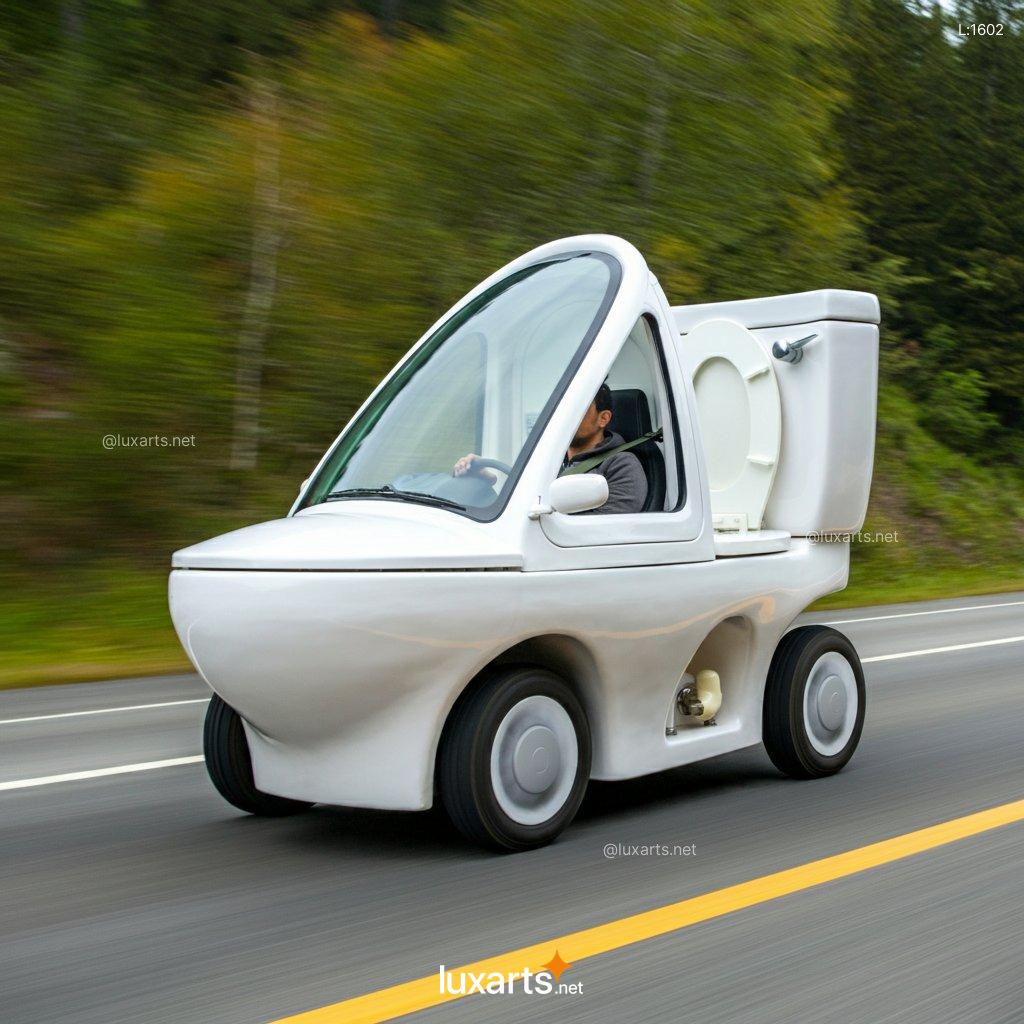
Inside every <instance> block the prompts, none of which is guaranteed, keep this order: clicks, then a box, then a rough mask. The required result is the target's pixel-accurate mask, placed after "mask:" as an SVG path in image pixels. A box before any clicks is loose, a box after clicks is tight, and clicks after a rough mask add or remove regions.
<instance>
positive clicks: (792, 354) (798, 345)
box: [772, 334, 817, 363]
mask: <svg viewBox="0 0 1024 1024" xmlns="http://www.w3.org/2000/svg"><path fill="white" fill-rule="evenodd" d="M816 337H817V335H816V334H808V335H807V337H806V338H800V339H799V340H797V341H777V342H775V344H774V345H772V355H773V356H775V358H776V359H781V360H782V362H784V363H799V362H800V360H801V359H803V357H804V345H806V344H807V343H808V342H810V341H814V339H815V338H816Z"/></svg>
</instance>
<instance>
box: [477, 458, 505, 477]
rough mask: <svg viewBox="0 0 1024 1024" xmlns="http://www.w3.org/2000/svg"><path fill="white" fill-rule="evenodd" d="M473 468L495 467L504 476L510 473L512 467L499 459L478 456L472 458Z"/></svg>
mask: <svg viewBox="0 0 1024 1024" xmlns="http://www.w3.org/2000/svg"><path fill="white" fill-rule="evenodd" d="M473 468H474V469H496V470H498V471H499V472H501V473H504V474H505V475H506V476H511V475H512V467H511V466H510V465H509V464H508V463H507V462H502V461H501V459H485V458H479V459H474V460H473Z"/></svg>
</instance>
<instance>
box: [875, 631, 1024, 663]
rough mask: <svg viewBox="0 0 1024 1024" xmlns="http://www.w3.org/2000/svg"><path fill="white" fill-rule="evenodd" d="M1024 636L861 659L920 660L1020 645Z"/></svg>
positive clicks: (877, 655)
mask: <svg viewBox="0 0 1024 1024" xmlns="http://www.w3.org/2000/svg"><path fill="white" fill-rule="evenodd" d="M1022 640H1024V636H1004V637H1001V638H1000V639H999V640H976V641H975V642H974V643H971V644H950V645H949V646H948V647H926V648H925V649H924V650H921V651H900V652H899V653H898V654H876V655H875V656H874V657H873V658H861V663H862V664H865V665H866V664H867V663H868V662H870V661H895V660H896V659H897V658H919V657H921V655H923V654H945V653H946V652H947V651H968V650H970V649H971V648H973V647H998V646H999V645H1000V644H1019V643H1020V642H1021V641H1022Z"/></svg>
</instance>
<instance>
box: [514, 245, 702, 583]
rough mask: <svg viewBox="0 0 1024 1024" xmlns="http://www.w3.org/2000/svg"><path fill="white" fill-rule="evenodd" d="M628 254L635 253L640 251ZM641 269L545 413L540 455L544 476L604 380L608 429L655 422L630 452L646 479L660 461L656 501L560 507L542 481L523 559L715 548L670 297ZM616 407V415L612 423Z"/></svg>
mask: <svg viewBox="0 0 1024 1024" xmlns="http://www.w3.org/2000/svg"><path fill="white" fill-rule="evenodd" d="M633 252H634V253H635V250H633ZM636 256H637V258H638V259H640V260H642V257H640V256H639V253H636ZM644 271H645V280H646V288H644V289H642V291H641V293H640V294H639V295H637V296H635V297H634V298H633V301H632V302H629V301H628V299H627V301H626V302H624V303H623V305H622V306H621V307H620V308H619V309H617V310H615V309H613V311H612V314H613V315H612V316H610V317H609V321H611V320H612V319H613V317H614V320H615V323H616V329H615V330H614V332H613V331H607V332H602V334H603V335H604V336H603V337H602V336H601V335H599V336H598V338H597V340H596V342H595V344H594V346H593V347H592V349H591V351H590V353H589V354H588V356H587V358H586V360H585V361H584V363H583V365H582V366H581V367H580V370H579V374H578V377H579V378H580V380H579V386H574V387H570V388H569V389H568V390H567V392H566V395H565V398H564V401H563V404H564V405H565V406H566V409H565V410H564V413H563V415H562V416H561V417H560V418H558V419H553V420H552V423H551V425H550V428H549V431H548V432H547V434H546V436H545V442H547V447H546V450H545V452H544V453H543V455H542V457H546V459H547V465H546V473H547V474H549V477H547V480H548V482H549V481H550V480H553V479H554V478H555V477H557V475H558V474H559V472H561V469H562V465H561V459H562V458H563V457H564V453H565V450H566V448H567V446H568V444H569V442H570V441H571V439H572V436H573V425H575V424H577V423H578V422H579V420H580V418H581V417H582V416H583V414H584V412H585V411H586V409H587V406H588V405H589V404H590V402H591V401H592V400H593V393H594V392H596V387H597V386H599V385H600V383H601V382H602V381H605V382H607V383H608V385H609V387H610V388H611V390H612V397H613V410H614V411H613V416H612V422H611V423H610V424H609V429H610V430H612V431H616V432H617V433H620V434H621V436H622V437H623V439H624V440H625V441H626V442H629V441H633V440H634V439H635V438H636V437H638V436H640V437H643V436H646V435H647V434H649V433H650V432H652V431H655V430H658V429H659V428H660V431H661V433H660V435H659V436H658V437H657V438H656V439H655V440H653V441H648V442H644V443H643V444H642V445H638V446H637V448H636V449H635V453H636V454H637V455H638V457H640V458H641V461H642V464H643V466H644V470H645V476H646V477H647V480H648V487H649V488H651V487H652V485H653V484H654V480H653V479H652V468H657V466H658V465H659V464H660V468H661V472H662V473H663V485H662V488H663V490H662V491H661V492H660V493H659V495H658V500H657V502H656V503H655V504H654V505H653V506H652V507H648V508H645V510H644V511H641V512H635V513H618V514H615V513H604V512H602V511H601V510H600V509H597V510H594V511H592V512H587V513H577V514H575V515H564V514H562V513H559V512H553V511H546V510H545V508H544V502H543V491H542V489H540V491H539V494H538V505H537V512H536V513H535V530H534V532H533V536H532V537H531V538H528V540H529V541H531V542H530V543H528V558H527V564H528V566H531V567H536V568H541V567H543V568H598V567H603V566H622V565H643V564H667V563H677V562H691V561H704V560H709V559H711V558H713V557H714V550H713V536H712V532H711V524H710V521H709V514H708V502H707V496H706V483H705V479H704V467H703V463H702V459H701V457H700V452H701V447H700V438H699V428H698V426H697V423H696V417H695V416H694V415H693V408H694V405H693V389H692V384H691V382H690V381H689V379H688V378H687V377H686V375H685V374H684V372H683V370H682V367H681V366H680V364H679V362H678V358H677V356H676V345H675V344H674V343H673V342H674V338H673V337H672V334H671V333H670V332H671V331H673V329H674V328H673V321H672V318H671V314H670V311H669V306H668V302H667V300H666V298H665V296H664V293H663V292H662V289H661V287H660V285H659V284H658V282H657V280H656V279H655V278H654V277H653V275H651V274H650V272H649V271H647V270H646V265H645V266H644ZM609 326H610V324H609ZM617 416H618V417H621V418H622V421H621V422H619V423H617V422H616V417H617ZM548 435H551V436H548ZM542 486H543V479H542V481H541V488H542Z"/></svg>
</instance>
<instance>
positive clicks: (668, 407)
mask: <svg viewBox="0 0 1024 1024" xmlns="http://www.w3.org/2000/svg"><path fill="white" fill-rule="evenodd" d="M607 382H608V386H609V388H611V392H612V420H611V423H610V424H609V425H608V429H609V430H611V431H613V432H614V433H616V434H618V435H619V436H620V437H621V438H622V440H623V442H630V441H635V440H637V439H638V438H641V437H644V436H645V435H647V434H650V433H652V432H654V431H659V430H660V431H661V433H660V434H658V435H656V436H655V437H654V438H652V439H651V440H647V441H644V442H642V443H641V444H639V445H636V446H635V447H634V448H631V449H630V451H631V452H632V453H633V454H634V455H635V456H636V457H637V459H638V460H639V462H640V465H641V467H642V468H643V471H644V476H645V477H646V478H647V499H646V502H645V504H644V508H643V511H644V512H666V511H668V512H671V511H675V510H676V509H678V508H679V507H680V506H681V505H682V504H683V502H684V501H685V498H686V485H685V478H684V474H683V469H682V447H681V445H680V442H679V428H678V422H677V417H676V414H675V406H674V404H673V402H672V396H671V393H670V392H669V384H668V380H667V379H666V373H665V361H664V357H663V356H662V352H661V343H660V341H659V339H658V337H657V335H656V331H655V328H654V325H653V324H652V322H651V320H650V319H649V318H648V317H646V316H644V317H641V318H640V319H639V320H638V321H637V322H636V325H635V326H634V327H633V329H632V330H631V331H630V332H629V335H628V336H627V337H626V340H625V342H624V343H623V346H622V349H621V350H620V352H619V354H618V356H617V357H616V359H615V362H614V363H613V364H612V367H611V370H610V371H609V372H608V377H607ZM598 511H600V510H598Z"/></svg>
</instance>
